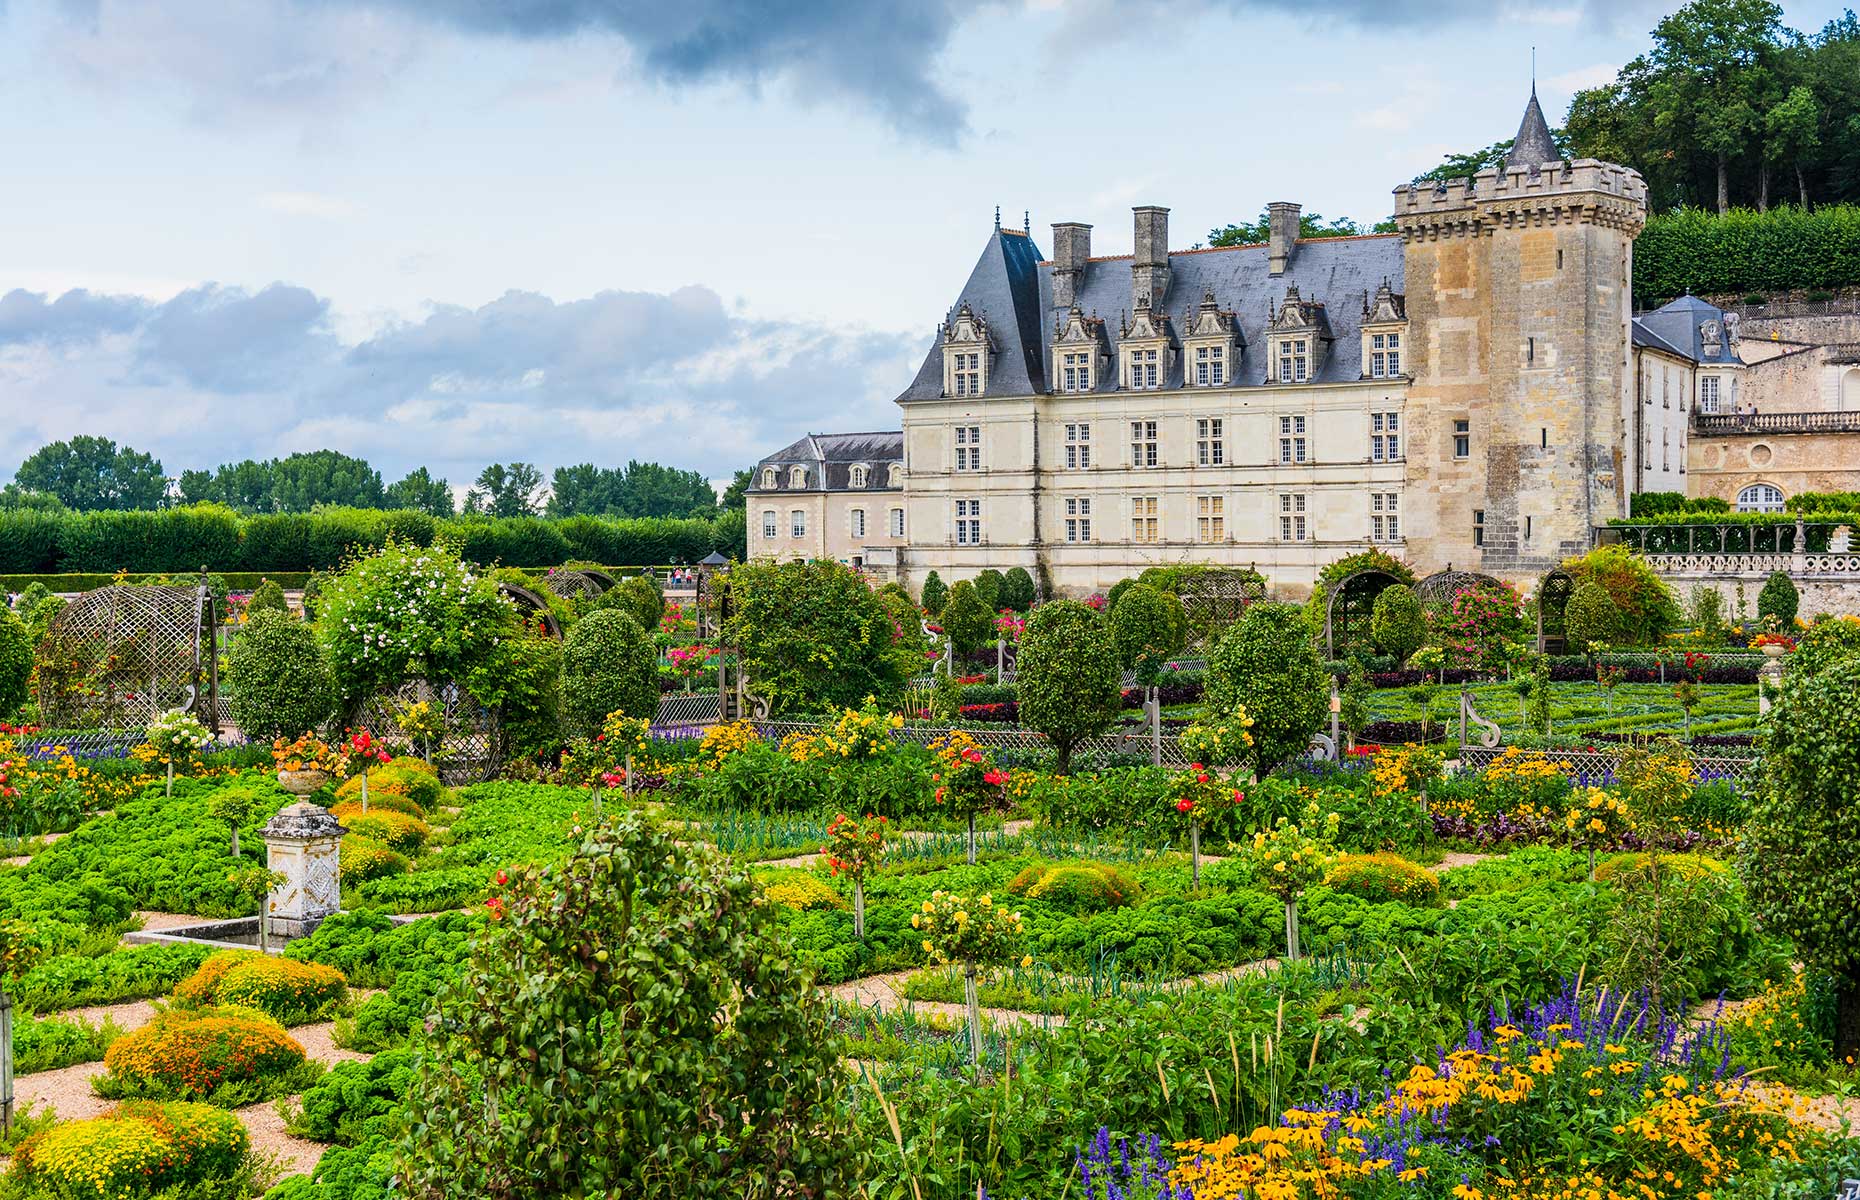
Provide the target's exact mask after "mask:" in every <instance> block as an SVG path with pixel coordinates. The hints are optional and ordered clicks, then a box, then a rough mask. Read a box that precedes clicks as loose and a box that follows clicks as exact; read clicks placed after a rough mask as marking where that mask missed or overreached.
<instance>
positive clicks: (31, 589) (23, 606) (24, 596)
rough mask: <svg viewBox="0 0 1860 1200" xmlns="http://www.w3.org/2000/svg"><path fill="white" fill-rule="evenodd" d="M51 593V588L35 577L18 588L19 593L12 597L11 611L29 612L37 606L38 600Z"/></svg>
mask: <svg viewBox="0 0 1860 1200" xmlns="http://www.w3.org/2000/svg"><path fill="white" fill-rule="evenodd" d="M51 594H52V589H51V588H48V587H46V586H45V584H43V583H41V582H40V581H39V580H37V579H35V580H33V581H32V582H31V583H29V584H27V585H26V586H25V587H23V588H21V589H20V592H19V595H17V596H15V597H13V611H14V612H16V613H29V612H31V611H32V610H33V609H34V608H37V607H38V604H39V601H41V600H43V599H45V598H46V597H47V596H50V595H51Z"/></svg>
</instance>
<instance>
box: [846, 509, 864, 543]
mask: <svg viewBox="0 0 1860 1200" xmlns="http://www.w3.org/2000/svg"><path fill="white" fill-rule="evenodd" d="M848 516H850V517H851V518H852V531H851V532H852V536H853V538H854V540H858V539H860V538H863V537H865V509H863V508H855V509H853V510H852V511H851V512H850V513H849V514H848Z"/></svg>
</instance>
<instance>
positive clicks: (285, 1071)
mask: <svg viewBox="0 0 1860 1200" xmlns="http://www.w3.org/2000/svg"><path fill="white" fill-rule="evenodd" d="M103 1062H104V1066H105V1067H106V1068H108V1073H107V1074H105V1075H100V1076H98V1077H97V1078H96V1079H93V1080H92V1081H91V1087H92V1089H93V1090H94V1091H95V1092H96V1093H97V1094H98V1095H99V1096H103V1097H105V1098H108V1099H131V1098H134V1099H154V1100H202V1101H205V1102H206V1103H209V1104H213V1105H217V1106H219V1107H222V1108H237V1107H240V1106H242V1105H246V1104H254V1103H257V1102H258V1101H260V1100H269V1099H272V1098H273V1097H276V1096H287V1095H289V1094H291V1093H292V1092H296V1091H301V1090H302V1089H303V1088H304V1087H305V1086H307V1085H308V1084H310V1083H311V1082H313V1081H314V1080H315V1079H316V1078H317V1076H319V1075H320V1074H322V1068H321V1067H319V1066H317V1065H316V1064H314V1063H311V1062H309V1061H308V1060H306V1058H305V1057H304V1048H303V1047H302V1046H301V1045H299V1044H298V1043H297V1041H296V1040H295V1039H294V1038H292V1037H291V1036H290V1035H289V1034H288V1033H286V1032H284V1027H283V1026H282V1025H279V1024H278V1023H277V1022H276V1021H274V1020H272V1019H271V1018H270V1017H268V1016H265V1015H264V1014H263V1013H260V1012H258V1011H257V1010H251V1009H243V1010H232V1011H228V1012H220V1011H216V1010H211V1009H209V1010H202V1011H200V1012H188V1011H183V1010H179V1009H171V1010H169V1011H168V1012H165V1013H160V1014H158V1015H157V1016H156V1017H155V1019H154V1020H152V1021H150V1022H149V1023H148V1024H147V1025H144V1026H143V1027H142V1028H140V1029H138V1030H136V1031H135V1032H133V1033H130V1034H127V1035H125V1036H124V1037H122V1038H120V1039H119V1040H118V1041H117V1042H116V1044H115V1045H113V1046H111V1047H110V1049H109V1052H108V1053H106V1054H105V1055H104V1058H103Z"/></svg>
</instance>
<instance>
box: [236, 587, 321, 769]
mask: <svg viewBox="0 0 1860 1200" xmlns="http://www.w3.org/2000/svg"><path fill="white" fill-rule="evenodd" d="M226 687H227V707H228V708H229V709H230V710H231V712H232V719H233V723H234V724H236V725H237V726H239V729H240V730H241V732H243V733H244V734H245V735H246V737H248V738H250V739H252V740H253V741H270V740H272V739H274V738H280V737H283V738H294V737H296V736H298V735H299V734H303V733H309V732H311V731H313V730H320V729H321V728H322V727H323V723H324V722H325V721H327V720H329V716H330V713H331V712H332V711H333V710H334V708H335V688H334V686H333V684H332V681H331V678H330V672H329V667H328V666H327V665H326V663H325V662H324V659H323V649H322V646H321V645H320V644H319V643H318V641H317V634H316V630H314V629H312V628H311V627H310V626H308V625H306V624H304V623H303V622H301V621H298V620H295V619H293V618H292V617H291V616H290V615H288V614H286V613H283V612H279V611H276V610H273V609H263V608H261V609H259V610H258V611H256V612H254V613H253V614H252V615H251V618H250V619H249V620H248V621H246V623H245V626H244V627H243V628H241V629H240V631H239V636H238V637H236V638H234V639H233V640H232V642H231V643H230V644H229V645H228V646H227V647H226Z"/></svg>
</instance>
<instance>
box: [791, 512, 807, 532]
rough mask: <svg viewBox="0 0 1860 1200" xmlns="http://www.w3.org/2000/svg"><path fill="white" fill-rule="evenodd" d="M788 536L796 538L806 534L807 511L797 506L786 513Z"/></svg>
mask: <svg viewBox="0 0 1860 1200" xmlns="http://www.w3.org/2000/svg"><path fill="white" fill-rule="evenodd" d="M788 536H789V537H798V538H801V537H806V536H807V513H806V511H805V510H803V509H799V508H797V509H795V510H794V511H793V512H791V513H789V514H788Z"/></svg>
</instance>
